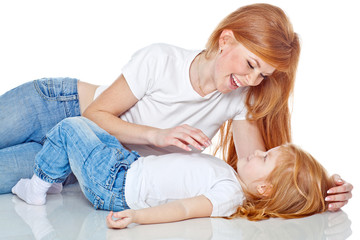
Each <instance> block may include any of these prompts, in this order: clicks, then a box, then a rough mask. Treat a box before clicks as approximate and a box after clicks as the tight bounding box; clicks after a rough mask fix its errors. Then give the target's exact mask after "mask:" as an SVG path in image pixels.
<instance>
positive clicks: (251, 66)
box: [247, 61, 254, 69]
mask: <svg viewBox="0 0 360 240" xmlns="http://www.w3.org/2000/svg"><path fill="white" fill-rule="evenodd" d="M247 63H248V65H249V67H250V68H251V69H254V67H253V65H251V63H250V62H249V61H247Z"/></svg>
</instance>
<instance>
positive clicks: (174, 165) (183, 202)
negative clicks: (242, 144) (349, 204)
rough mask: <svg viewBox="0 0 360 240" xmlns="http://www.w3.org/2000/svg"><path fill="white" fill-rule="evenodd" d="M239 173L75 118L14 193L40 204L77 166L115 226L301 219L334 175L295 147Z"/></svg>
mask: <svg viewBox="0 0 360 240" xmlns="http://www.w3.org/2000/svg"><path fill="white" fill-rule="evenodd" d="M237 170H238V173H239V174H236V172H235V171H234V170H233V168H231V167H230V166H229V165H227V164H226V163H225V162H224V161H222V160H220V159H217V158H215V157H213V156H210V155H206V154H200V153H193V154H190V153H173V154H168V155H161V156H147V157H139V155H138V154H137V153H136V152H129V151H128V150H126V149H125V148H124V147H123V146H122V145H121V144H120V143H119V142H118V141H117V139H116V138H115V137H113V136H111V135H110V134H108V133H107V132H106V131H104V130H103V129H101V128H99V127H98V126H97V125H96V124H94V123H93V122H91V121H90V120H88V119H86V118H82V117H77V118H68V119H65V120H63V121H62V122H60V123H59V124H58V125H57V126H55V127H54V128H53V129H52V130H51V131H50V132H49V133H48V134H47V140H46V141H45V144H44V147H43V149H42V150H41V151H40V152H39V154H38V155H37V156H36V160H35V170H34V171H35V174H34V176H33V177H32V178H31V179H22V180H20V181H19V182H18V183H17V184H16V185H15V187H14V188H13V189H12V192H13V193H14V194H16V195H18V197H20V198H21V199H23V200H24V201H25V202H27V203H28V204H34V205H43V204H45V202H46V194H47V192H48V191H49V190H51V191H53V192H54V189H55V190H56V188H57V187H56V186H58V185H59V184H61V182H63V181H64V180H65V179H66V177H67V176H68V174H69V173H70V172H71V171H73V172H74V174H75V175H76V177H77V178H78V180H79V184H80V187H81V189H82V191H83V192H84V194H85V196H86V197H87V199H88V200H89V201H90V202H91V203H92V204H93V206H94V207H95V208H96V209H104V210H111V211H122V212H118V213H112V212H111V213H110V214H109V216H108V218H107V222H108V226H109V227H111V228H124V227H126V226H127V225H128V224H130V223H132V222H136V223H140V224H146V223H160V222H171V221H179V220H183V219H189V218H195V217H209V216H221V217H237V216H242V217H247V218H248V219H250V220H260V219H265V218H269V217H283V218H296V217H304V216H308V215H311V214H314V213H318V212H323V211H325V210H326V209H327V205H326V203H325V201H324V198H325V196H326V190H327V189H328V188H329V187H331V181H330V179H329V178H328V177H327V175H326V173H325V170H324V168H322V167H321V165H320V164H319V163H317V162H316V161H315V160H314V159H313V158H312V157H311V156H310V155H309V154H307V153H305V152H303V151H302V150H300V149H299V148H297V147H296V146H294V145H284V146H281V147H278V148H273V149H271V150H269V151H267V152H262V151H256V152H255V153H254V154H253V155H251V156H249V157H247V158H243V159H240V160H239V161H238V164H237ZM60 190H61V188H59V189H58V191H60ZM244 197H245V198H244ZM112 216H115V217H116V218H119V219H118V220H113V219H112Z"/></svg>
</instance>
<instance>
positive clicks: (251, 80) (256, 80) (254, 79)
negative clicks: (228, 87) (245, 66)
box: [246, 71, 263, 86]
mask: <svg viewBox="0 0 360 240" xmlns="http://www.w3.org/2000/svg"><path fill="white" fill-rule="evenodd" d="M262 80H263V78H262V77H261V76H260V74H258V73H257V72H256V71H252V72H251V73H249V74H247V75H246V81H247V84H248V85H249V86H257V85H259V84H260V83H261V82H262Z"/></svg>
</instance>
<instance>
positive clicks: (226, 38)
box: [219, 29, 236, 49]
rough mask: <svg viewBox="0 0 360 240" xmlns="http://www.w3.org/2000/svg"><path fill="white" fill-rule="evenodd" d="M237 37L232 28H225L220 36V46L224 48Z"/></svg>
mask: <svg viewBox="0 0 360 240" xmlns="http://www.w3.org/2000/svg"><path fill="white" fill-rule="evenodd" d="M234 40H236V39H235V36H234V33H233V31H232V30H229V29H224V30H223V31H222V32H221V35H220V38H219V47H220V48H221V49H223V48H224V46H225V45H226V44H229V43H233V42H234Z"/></svg>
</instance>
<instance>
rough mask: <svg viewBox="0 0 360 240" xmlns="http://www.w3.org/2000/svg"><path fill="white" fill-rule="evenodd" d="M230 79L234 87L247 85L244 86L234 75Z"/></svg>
mask: <svg viewBox="0 0 360 240" xmlns="http://www.w3.org/2000/svg"><path fill="white" fill-rule="evenodd" d="M230 79H231V84H232V85H233V86H236V88H238V87H243V86H245V85H244V84H242V83H241V82H240V80H239V79H237V78H236V77H235V76H234V75H233V74H230Z"/></svg>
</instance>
